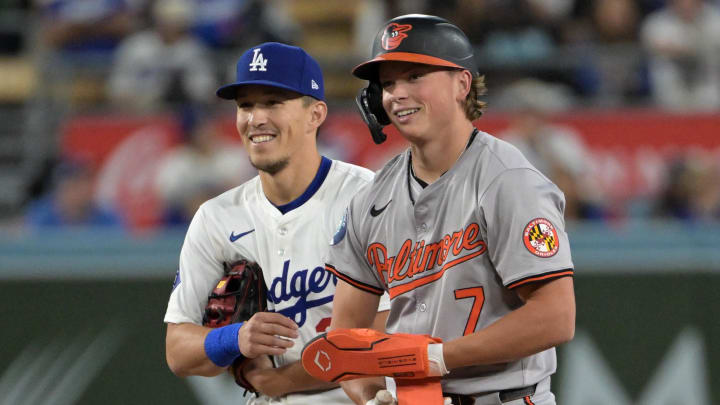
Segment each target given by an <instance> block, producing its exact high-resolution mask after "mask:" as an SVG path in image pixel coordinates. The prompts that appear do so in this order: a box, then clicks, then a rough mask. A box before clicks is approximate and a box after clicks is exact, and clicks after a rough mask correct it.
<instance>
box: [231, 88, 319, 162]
mask: <svg viewBox="0 0 720 405" xmlns="http://www.w3.org/2000/svg"><path fill="white" fill-rule="evenodd" d="M235 101H236V102H237V106H238V110H237V121H236V125H237V130H238V134H240V138H241V139H242V141H243V144H244V145H245V150H246V151H247V154H248V156H249V157H250V163H252V165H253V166H254V167H255V168H256V169H258V170H260V171H264V172H267V173H269V174H271V175H273V174H276V173H278V172H280V171H282V170H283V169H284V168H286V167H287V166H288V165H289V164H290V163H291V161H300V162H302V161H303V158H304V157H306V156H311V154H312V153H315V151H316V144H315V134H316V131H317V128H318V127H319V126H320V124H322V121H323V120H324V119H325V114H326V108H327V107H326V106H325V103H324V102H322V101H317V100H315V99H312V98H310V97H303V96H301V95H300V94H298V93H295V92H292V91H288V90H283V89H279V88H276V87H270V86H261V85H248V86H243V87H242V88H240V89H238V92H237V97H236V98H235Z"/></svg>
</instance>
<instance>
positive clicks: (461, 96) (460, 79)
mask: <svg viewBox="0 0 720 405" xmlns="http://www.w3.org/2000/svg"><path fill="white" fill-rule="evenodd" d="M472 79H473V78H472V74H471V73H470V72H469V71H467V70H461V71H458V72H456V73H455V84H456V86H457V90H458V92H457V101H459V102H460V103H462V104H465V99H466V98H467V95H468V94H469V93H470V88H471V87H472Z"/></svg>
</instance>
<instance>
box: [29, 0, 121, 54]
mask: <svg viewBox="0 0 720 405" xmlns="http://www.w3.org/2000/svg"><path fill="white" fill-rule="evenodd" d="M36 7H37V9H38V12H39V14H40V17H41V24H39V26H40V27H42V29H41V30H42V31H41V38H42V40H43V42H44V44H45V45H47V46H48V47H49V48H51V49H55V50H59V51H63V52H71V53H77V52H105V53H108V55H109V53H110V52H112V51H113V50H114V49H115V47H116V46H117V45H118V43H119V41H120V40H122V38H124V37H125V36H126V35H128V34H130V33H131V32H132V31H133V29H134V24H133V15H134V11H133V9H132V7H131V6H130V3H129V2H128V1H127V0H38V1H37V2H36Z"/></svg>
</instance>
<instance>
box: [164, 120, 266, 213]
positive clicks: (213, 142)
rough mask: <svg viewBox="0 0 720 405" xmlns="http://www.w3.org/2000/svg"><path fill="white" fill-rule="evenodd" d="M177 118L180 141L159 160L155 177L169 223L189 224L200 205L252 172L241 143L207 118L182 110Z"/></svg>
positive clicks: (233, 185)
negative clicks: (229, 136) (234, 140)
mask: <svg viewBox="0 0 720 405" xmlns="http://www.w3.org/2000/svg"><path fill="white" fill-rule="evenodd" d="M181 121H182V127H183V134H184V139H183V141H184V142H183V143H182V144H181V145H179V146H177V147H176V148H175V149H173V150H171V151H170V152H168V153H167V155H166V156H165V157H164V158H163V159H162V160H161V162H160V164H159V167H158V171H157V177H156V180H155V186H156V190H157V193H158V195H159V197H160V199H161V201H162V202H163V205H164V207H165V214H164V223H165V224H166V225H169V226H174V225H187V224H189V223H190V220H191V219H192V217H193V215H194V214H195V211H196V210H197V208H198V207H199V206H200V204H202V203H203V202H205V201H206V200H208V199H209V198H211V197H214V196H216V195H218V194H219V193H221V192H222V191H225V190H227V189H229V188H232V187H235V186H237V185H238V184H242V183H243V182H245V181H246V180H248V179H249V178H250V177H252V176H254V175H255V174H256V172H255V169H254V168H253V167H252V166H251V165H250V161H249V160H248V159H247V154H246V153H245V150H244V149H243V147H242V144H241V143H240V142H233V141H232V140H230V139H229V138H228V137H226V136H225V135H223V134H222V133H221V132H220V131H219V130H218V128H217V126H216V123H215V122H214V121H212V120H210V119H209V117H202V116H200V115H199V114H198V113H197V112H195V111H191V110H185V111H184V113H183V115H182V117H181Z"/></svg>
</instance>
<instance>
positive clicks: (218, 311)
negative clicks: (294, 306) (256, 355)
mask: <svg viewBox="0 0 720 405" xmlns="http://www.w3.org/2000/svg"><path fill="white" fill-rule="evenodd" d="M266 299H267V287H265V279H264V278H263V273H262V269H261V268H260V266H259V265H258V264H257V263H254V262H249V261H247V260H240V261H237V262H234V263H232V264H227V263H226V264H225V276H223V278H221V279H220V281H219V282H218V284H217V286H216V287H215V289H214V290H213V291H212V293H211V294H210V295H209V296H208V303H207V306H206V307H205V314H204V315H203V325H204V326H207V327H209V328H219V327H222V326H225V325H229V324H231V323H237V322H245V321H247V320H248V319H250V318H251V317H252V316H253V315H254V314H255V313H256V312H262V311H265V310H266V309H267V301H266ZM244 360H245V359H244V358H243V357H240V358H238V360H235V362H233V364H232V366H231V372H232V374H233V376H234V377H235V382H236V383H237V384H238V385H240V386H241V387H243V388H245V389H246V390H248V391H251V392H256V390H255V389H254V388H253V386H252V385H251V384H250V383H249V382H248V381H247V380H246V379H245V378H244V376H243V373H242V369H243V366H244V365H243V363H244Z"/></svg>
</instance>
